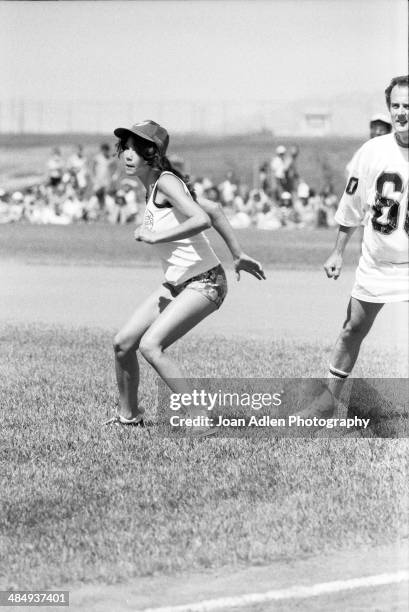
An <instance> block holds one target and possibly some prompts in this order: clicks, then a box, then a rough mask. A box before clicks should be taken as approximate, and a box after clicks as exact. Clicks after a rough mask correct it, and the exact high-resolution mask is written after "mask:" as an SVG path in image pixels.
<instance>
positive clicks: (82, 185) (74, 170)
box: [67, 145, 88, 195]
mask: <svg viewBox="0 0 409 612" xmlns="http://www.w3.org/2000/svg"><path fill="white" fill-rule="evenodd" d="M67 165H68V170H69V171H70V172H71V175H72V176H73V177H74V178H75V187H76V189H77V190H78V192H79V193H80V194H81V195H83V194H84V193H85V190H86V188H87V180H88V169H87V158H86V157H85V155H84V147H83V146H82V145H78V147H77V150H76V152H75V153H73V154H72V155H71V156H70V158H69V159H68V164H67Z"/></svg>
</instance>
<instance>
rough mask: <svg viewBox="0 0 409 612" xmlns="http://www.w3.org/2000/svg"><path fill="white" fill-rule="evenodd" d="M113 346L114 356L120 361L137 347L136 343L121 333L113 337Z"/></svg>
mask: <svg viewBox="0 0 409 612" xmlns="http://www.w3.org/2000/svg"><path fill="white" fill-rule="evenodd" d="M113 347H114V353H115V356H116V357H117V359H119V360H120V361H121V360H123V359H126V357H128V355H130V354H131V353H132V352H135V351H136V349H137V348H138V344H137V343H135V342H134V341H132V340H131V339H130V338H127V337H126V336H124V335H122V334H121V333H118V334H116V336H115V338H114V342H113Z"/></svg>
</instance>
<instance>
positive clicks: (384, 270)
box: [335, 134, 409, 302]
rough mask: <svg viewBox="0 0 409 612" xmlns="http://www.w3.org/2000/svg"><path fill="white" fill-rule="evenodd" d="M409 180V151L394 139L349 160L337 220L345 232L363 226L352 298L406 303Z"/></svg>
mask: <svg viewBox="0 0 409 612" xmlns="http://www.w3.org/2000/svg"><path fill="white" fill-rule="evenodd" d="M408 178H409V171H408V149H407V148H404V147H401V146H399V145H398V143H397V142H396V138H395V136H394V134H387V135H385V136H379V137H377V138H373V139H371V140H369V141H368V142H366V143H365V144H364V145H363V146H362V147H361V148H360V149H359V150H358V151H357V153H356V154H355V155H354V157H353V158H352V160H351V164H350V167H349V177H348V183H347V187H346V189H345V192H344V195H343V196H342V198H341V201H340V203H339V207H338V210H337V212H336V214H335V220H336V222H337V223H339V224H340V225H344V226H347V227H354V226H358V225H361V224H363V225H364V235H363V242H362V255H361V259H360V261H359V267H358V271H357V283H356V285H355V288H354V291H353V293H352V295H353V296H354V297H357V298H358V299H363V300H366V301H373V302H390V301H400V300H405V299H406V300H407V299H408V285H409V280H408V261H409V243H408V235H409V217H408Z"/></svg>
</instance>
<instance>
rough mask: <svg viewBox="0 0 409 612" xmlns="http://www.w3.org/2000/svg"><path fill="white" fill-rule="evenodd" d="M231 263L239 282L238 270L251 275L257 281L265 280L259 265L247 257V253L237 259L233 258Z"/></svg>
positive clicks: (241, 254)
mask: <svg viewBox="0 0 409 612" xmlns="http://www.w3.org/2000/svg"><path fill="white" fill-rule="evenodd" d="M233 261H234V269H235V271H236V277H237V280H240V270H243V271H244V272H248V273H249V274H252V275H253V276H255V277H256V278H258V279H259V280H261V279H264V280H265V278H266V275H265V273H264V270H263V267H262V265H261V263H260V262H259V261H257V260H256V259H253V258H252V257H250V256H249V255H247V253H244V252H242V253H240V255H239V256H238V257H235V258H234V260H233Z"/></svg>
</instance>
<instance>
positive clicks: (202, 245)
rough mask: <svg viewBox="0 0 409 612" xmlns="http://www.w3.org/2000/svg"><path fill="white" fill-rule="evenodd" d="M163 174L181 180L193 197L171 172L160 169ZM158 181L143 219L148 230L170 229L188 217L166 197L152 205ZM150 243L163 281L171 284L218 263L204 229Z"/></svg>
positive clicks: (204, 270)
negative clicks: (184, 236) (180, 236)
mask: <svg viewBox="0 0 409 612" xmlns="http://www.w3.org/2000/svg"><path fill="white" fill-rule="evenodd" d="M163 174H171V175H172V176H174V177H175V178H177V179H178V180H179V181H180V182H181V183H182V185H183V189H184V190H185V193H186V194H187V195H188V196H189V197H190V198H191V197H192V196H191V194H190V193H189V190H188V188H187V186H186V184H185V183H184V182H183V181H182V180H181V179H180V178H179V177H177V176H176V175H175V174H173V172H169V171H166V172H162V174H161V176H162V175H163ZM159 178H160V177H159ZM159 178H158V180H159ZM157 183H158V181H156V183H155V185H154V187H153V189H152V193H151V195H150V197H149V200H148V202H147V205H146V208H145V215H144V221H143V224H144V227H146V229H148V230H150V231H151V232H162V231H166V230H169V229H173V228H175V227H177V226H178V225H180V224H181V223H183V222H184V221H186V219H187V218H188V217H186V216H185V215H184V214H183V213H181V212H180V211H179V210H177V209H176V208H174V207H173V206H172V204H170V203H169V202H167V201H166V200H165V201H164V202H163V203H161V204H155V196H156V192H157ZM151 246H152V247H154V248H155V249H156V252H157V253H158V255H159V258H160V260H161V263H162V267H163V270H164V273H165V279H166V281H167V282H168V283H170V284H172V285H180V284H182V283H184V282H185V281H187V280H188V279H189V278H192V277H193V276H197V275H198V274H201V273H202V272H206V271H207V270H210V269H211V268H214V267H215V266H217V265H218V264H219V263H220V261H219V259H218V258H217V256H216V254H215V252H214V251H213V249H212V247H211V246H210V243H209V241H208V239H207V237H206V236H205V234H204V233H203V232H200V233H199V234H195V235H194V236H191V237H190V238H182V239H181V240H170V241H169V242H161V243H159V244H153V245H151Z"/></svg>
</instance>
